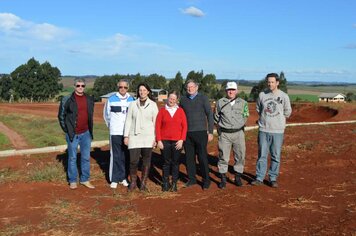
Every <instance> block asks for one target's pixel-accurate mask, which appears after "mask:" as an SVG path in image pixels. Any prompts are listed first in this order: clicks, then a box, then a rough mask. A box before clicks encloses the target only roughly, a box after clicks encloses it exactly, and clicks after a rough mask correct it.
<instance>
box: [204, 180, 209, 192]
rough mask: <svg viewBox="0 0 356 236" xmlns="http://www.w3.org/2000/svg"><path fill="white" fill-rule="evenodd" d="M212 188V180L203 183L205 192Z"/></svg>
mask: <svg viewBox="0 0 356 236" xmlns="http://www.w3.org/2000/svg"><path fill="white" fill-rule="evenodd" d="M209 188H210V180H206V181H204V183H203V190H206V189H209Z"/></svg>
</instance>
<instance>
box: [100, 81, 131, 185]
mask: <svg viewBox="0 0 356 236" xmlns="http://www.w3.org/2000/svg"><path fill="white" fill-rule="evenodd" d="M117 87H118V92H117V93H115V94H113V95H112V96H110V97H109V99H108V100H107V101H106V103H105V106H104V112H103V114H104V120H105V123H106V125H107V127H108V128H109V130H110V165H109V179H110V182H111V184H110V187H111V188H117V185H118V183H119V184H122V185H124V186H125V187H127V186H128V182H127V180H126V168H125V166H126V165H125V159H126V155H127V153H128V152H127V147H126V145H124V142H123V140H124V136H123V133H124V124H125V120H126V115H127V109H128V107H129V104H130V102H132V101H134V100H135V99H134V98H133V97H132V96H131V95H130V94H129V93H128V92H127V91H128V89H129V84H128V82H127V81H126V80H120V81H119V82H118V83H117Z"/></svg>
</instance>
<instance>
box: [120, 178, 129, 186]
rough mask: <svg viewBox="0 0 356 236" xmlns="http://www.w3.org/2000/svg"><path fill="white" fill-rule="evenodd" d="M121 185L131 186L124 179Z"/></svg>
mask: <svg viewBox="0 0 356 236" xmlns="http://www.w3.org/2000/svg"><path fill="white" fill-rule="evenodd" d="M119 184H121V185H123V186H125V187H127V186H129V183H128V182H127V180H126V179H124V180H123V181H120V182H119Z"/></svg>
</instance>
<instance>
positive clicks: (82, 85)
mask: <svg viewBox="0 0 356 236" xmlns="http://www.w3.org/2000/svg"><path fill="white" fill-rule="evenodd" d="M75 87H77V88H79V87H82V88H85V84H77V85H76V86H75Z"/></svg>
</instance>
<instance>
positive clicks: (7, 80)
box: [0, 75, 12, 101]
mask: <svg viewBox="0 0 356 236" xmlns="http://www.w3.org/2000/svg"><path fill="white" fill-rule="evenodd" d="M11 88H12V80H11V77H10V76H9V75H4V76H2V77H0V99H1V100H5V101H9V100H10V97H11V92H12V89H11Z"/></svg>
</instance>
